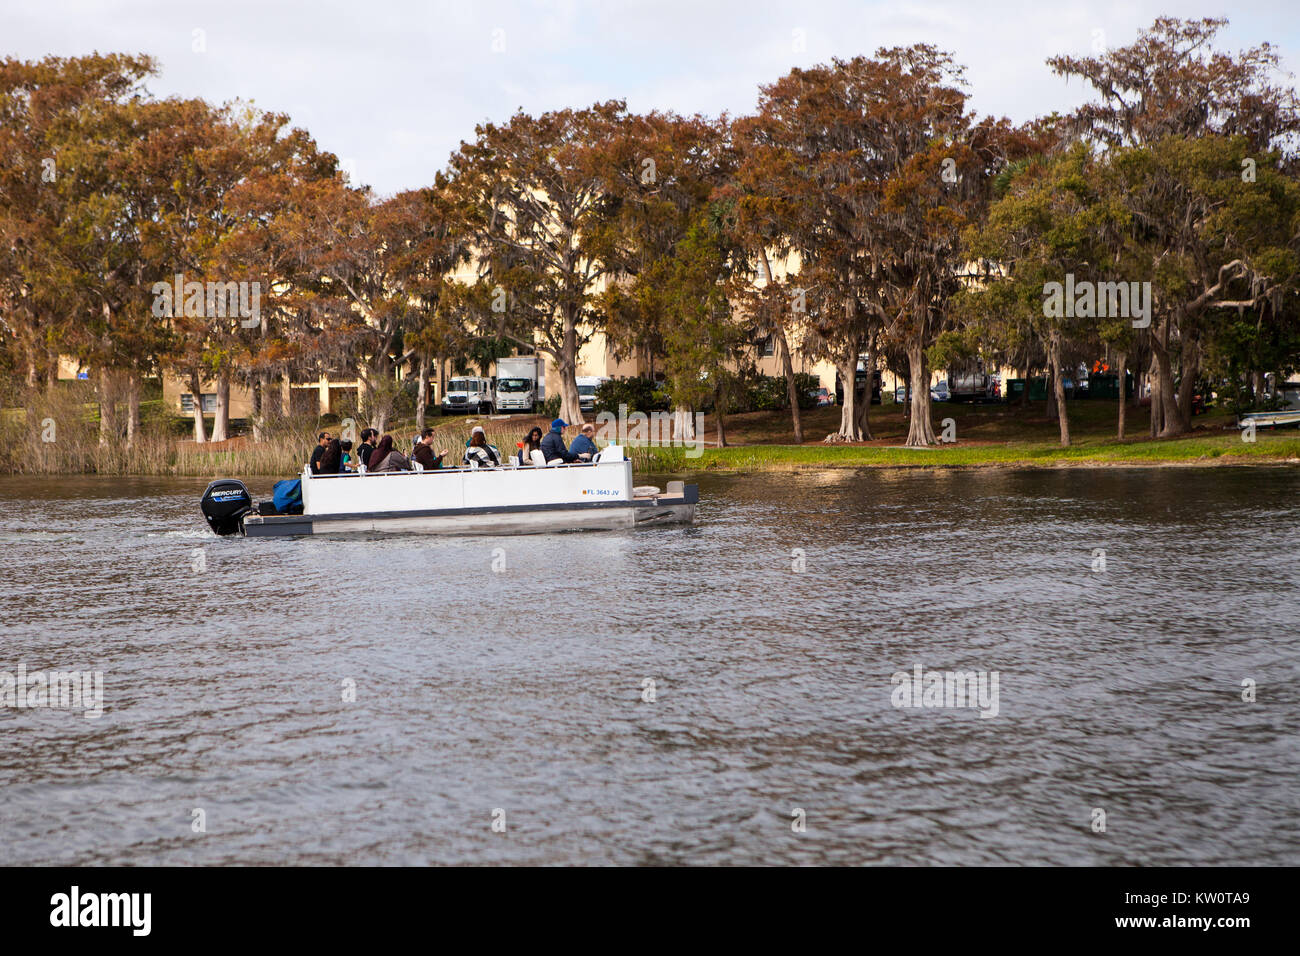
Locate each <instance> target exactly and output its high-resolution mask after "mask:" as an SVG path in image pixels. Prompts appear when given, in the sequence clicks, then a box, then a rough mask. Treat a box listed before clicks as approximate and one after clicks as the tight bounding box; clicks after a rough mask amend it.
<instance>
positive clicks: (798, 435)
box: [772, 325, 803, 445]
mask: <svg viewBox="0 0 1300 956" xmlns="http://www.w3.org/2000/svg"><path fill="white" fill-rule="evenodd" d="M772 335H773V337H774V338H775V339H776V347H777V349H778V350H780V352H781V371H782V373H783V374H784V375H785V394H786V398H787V399H788V400H789V402H790V420H791V421H792V422H793V423H794V443H795V444H796V445H802V444H803V421H802V419H801V418H800V410H799V388H798V386H797V385H796V384H795V380H794V360H793V359H792V358H791V357H790V342H789V340H788V339H786V337H785V329H783V328H782V327H781V326H780V325H777V326H776V328H775V329H773V330H772Z"/></svg>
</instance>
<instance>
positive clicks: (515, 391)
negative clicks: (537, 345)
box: [496, 355, 546, 413]
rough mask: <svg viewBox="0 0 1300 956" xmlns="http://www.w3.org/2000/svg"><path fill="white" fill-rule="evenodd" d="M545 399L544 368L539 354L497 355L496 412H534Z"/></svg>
mask: <svg viewBox="0 0 1300 956" xmlns="http://www.w3.org/2000/svg"><path fill="white" fill-rule="evenodd" d="M545 400H546V368H545V366H544V365H543V363H542V357H541V356H540V355H518V356H515V357H513V358H501V359H497V392H496V407H497V411H498V412H529V413H532V412H535V411H537V409H538V408H540V407H541V404H542V402H543V401H545Z"/></svg>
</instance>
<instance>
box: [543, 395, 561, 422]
mask: <svg viewBox="0 0 1300 956" xmlns="http://www.w3.org/2000/svg"><path fill="white" fill-rule="evenodd" d="M541 413H542V417H543V418H552V419H553V418H559V417H560V393H559V392H556V393H555V394H554V395H548V396H546V398H544V399H542V404H541Z"/></svg>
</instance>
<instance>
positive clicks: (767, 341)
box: [758, 335, 776, 355]
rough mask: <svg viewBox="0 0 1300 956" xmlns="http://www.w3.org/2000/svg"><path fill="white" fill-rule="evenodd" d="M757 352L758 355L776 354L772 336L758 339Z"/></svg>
mask: <svg viewBox="0 0 1300 956" xmlns="http://www.w3.org/2000/svg"><path fill="white" fill-rule="evenodd" d="M758 354H759V355H775V354H776V343H775V341H773V339H772V336H770V335H768V336H765V337H763V338H761V339H759V340H758Z"/></svg>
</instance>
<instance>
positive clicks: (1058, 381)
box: [1048, 333, 1070, 447]
mask: <svg viewBox="0 0 1300 956" xmlns="http://www.w3.org/2000/svg"><path fill="white" fill-rule="evenodd" d="M1048 359H1049V361H1050V362H1051V363H1052V395H1053V396H1054V397H1055V399H1056V420H1057V421H1058V422H1059V423H1060V425H1061V446H1062V447H1069V444H1070V416H1069V413H1068V412H1067V411H1066V409H1065V376H1064V375H1062V374H1061V340H1060V337H1059V334H1057V333H1053V334H1052V337H1051V339H1050V341H1049V343H1048Z"/></svg>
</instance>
